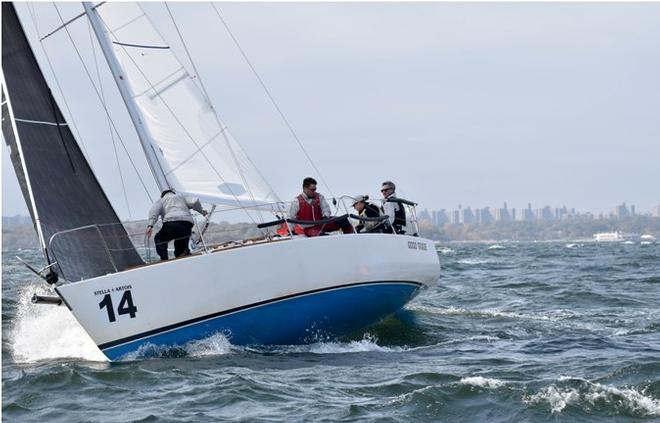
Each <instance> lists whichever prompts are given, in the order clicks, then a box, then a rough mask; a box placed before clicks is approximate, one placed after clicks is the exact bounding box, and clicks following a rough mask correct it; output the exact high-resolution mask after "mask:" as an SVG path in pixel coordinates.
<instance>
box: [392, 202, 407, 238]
mask: <svg viewBox="0 0 660 423" xmlns="http://www.w3.org/2000/svg"><path fill="white" fill-rule="evenodd" d="M396 203H397V204H398V206H399V209H398V210H394V224H393V225H392V226H394V229H395V230H396V231H397V232H401V231H402V230H405V228H406V208H405V207H404V206H403V203H402V202H400V201H397V202H396Z"/></svg>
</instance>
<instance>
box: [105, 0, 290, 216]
mask: <svg viewBox="0 0 660 423" xmlns="http://www.w3.org/2000/svg"><path fill="white" fill-rule="evenodd" d="M95 10H96V12H97V13H98V14H99V16H100V17H101V19H102V21H103V24H104V26H105V29H106V30H107V31H108V36H109V38H110V40H111V41H112V43H113V47H114V54H115V57H116V58H117V59H118V61H119V63H120V66H121V68H122V69H121V70H122V72H123V76H125V77H126V79H127V80H128V82H129V84H130V86H131V91H132V95H133V99H134V102H135V104H136V105H137V107H138V109H139V110H140V114H141V118H142V122H141V123H143V124H144V125H145V126H146V127H147V128H148V132H149V135H150V138H151V139H150V140H149V142H151V143H152V146H153V148H154V150H155V151H156V156H157V159H158V162H159V166H160V168H161V169H162V170H163V172H164V174H165V177H166V178H167V182H168V184H169V185H170V186H171V187H172V188H174V189H175V190H177V191H178V192H183V193H187V194H191V195H195V196H197V197H200V198H201V199H202V200H203V201H207V202H211V203H214V204H218V205H228V206H234V207H242V208H264V207H265V208H270V207H269V206H268V204H272V203H276V202H279V198H278V197H277V195H276V194H275V193H274V192H273V191H272V189H271V188H270V187H269V185H268V184H267V183H266V182H265V181H264V180H263V178H262V177H261V175H260V174H259V172H258V170H257V169H256V168H255V167H254V165H253V164H252V163H251V161H250V160H249V159H248V157H247V155H246V154H245V151H244V150H243V149H242V148H241V147H240V145H239V144H238V143H237V142H236V141H235V140H234V139H233V138H232V137H231V135H230V134H229V132H228V131H227V128H226V127H225V126H224V125H223V124H222V122H221V121H220V120H219V119H218V117H217V114H216V113H215V110H214V109H213V107H212V105H211V104H210V102H209V101H208V98H206V97H205V95H204V92H203V91H202V90H201V88H200V86H198V85H197V83H196V81H195V79H196V78H197V76H196V75H194V74H191V73H190V72H189V71H188V70H187V69H186V66H184V65H182V63H181V62H180V61H179V60H178V59H177V57H176V56H175V54H174V53H173V52H172V49H171V48H170V46H169V45H168V44H167V43H166V42H165V40H164V39H163V38H162V37H161V36H160V34H159V32H158V31H157V30H156V28H154V26H153V25H152V23H151V22H150V20H149V19H148V17H147V16H146V15H145V14H144V12H143V10H142V9H141V8H140V6H138V5H137V4H134V3H105V4H103V5H102V6H100V7H97V8H96V9H95Z"/></svg>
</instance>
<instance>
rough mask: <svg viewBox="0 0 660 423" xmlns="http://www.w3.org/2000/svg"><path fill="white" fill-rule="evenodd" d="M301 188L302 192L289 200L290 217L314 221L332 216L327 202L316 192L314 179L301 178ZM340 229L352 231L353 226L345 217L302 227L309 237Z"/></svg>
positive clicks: (346, 231)
mask: <svg viewBox="0 0 660 423" xmlns="http://www.w3.org/2000/svg"><path fill="white" fill-rule="evenodd" d="M302 189H303V192H302V193H301V194H300V195H298V196H297V197H296V198H295V199H294V200H293V201H292V202H291V207H290V208H289V218H290V219H298V220H308V221H314V220H322V219H328V218H331V217H332V216H331V215H330V206H329V205H328V202H327V201H325V198H324V197H323V195H321V194H319V193H318V192H316V180H315V179H314V178H305V179H303V184H302ZM340 229H341V231H342V232H343V233H345V234H349V233H353V232H354V230H353V226H352V225H351V223H350V222H349V221H348V219H346V218H344V219H340V220H337V221H334V222H329V223H326V224H316V225H314V224H312V225H304V227H303V231H304V232H305V235H307V236H309V237H312V236H319V235H321V234H322V233H324V232H333V231H338V230H340Z"/></svg>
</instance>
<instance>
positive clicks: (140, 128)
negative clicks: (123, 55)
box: [82, 2, 171, 191]
mask: <svg viewBox="0 0 660 423" xmlns="http://www.w3.org/2000/svg"><path fill="white" fill-rule="evenodd" d="M82 4H83V7H84V8H85V13H87V17H88V18H89V22H90V23H91V25H92V29H93V30H94V34H95V35H96V39H97V40H98V42H99V45H100V46H101V51H103V56H105V60H106V61H107V62H108V66H109V67H110V71H111V72H112V76H113V78H114V80H115V83H116V84H117V88H119V93H120V94H121V97H122V99H123V100H124V104H125V105H126V109H128V114H129V115H130V117H131V121H133V125H134V126H135V130H136V131H137V134H138V138H139V139H140V144H142V149H143V150H144V153H145V155H146V156H147V162H148V163H149V168H150V169H151V173H152V174H153V176H154V178H155V179H156V183H157V184H158V188H159V189H160V190H161V191H164V190H166V189H170V188H171V186H170V184H169V182H168V181H167V178H166V177H165V173H164V172H163V168H162V167H161V165H160V162H159V161H158V156H157V155H156V151H155V150H154V147H153V146H154V143H153V142H152V139H153V137H152V136H151V133H150V132H149V128H148V127H147V126H146V125H145V124H144V119H143V118H142V114H141V112H140V110H139V108H138V107H137V105H136V104H135V100H134V96H135V95H134V93H133V89H132V88H131V86H130V85H129V83H128V80H127V79H126V76H125V75H124V71H123V69H122V67H121V64H120V63H119V60H118V59H117V56H115V52H114V49H113V47H112V41H111V40H110V37H109V36H108V32H107V31H106V30H105V29H104V25H103V22H102V20H101V17H100V16H99V14H98V12H97V11H96V8H95V7H94V6H93V5H92V3H90V2H82Z"/></svg>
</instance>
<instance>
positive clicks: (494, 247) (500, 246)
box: [488, 244, 506, 250]
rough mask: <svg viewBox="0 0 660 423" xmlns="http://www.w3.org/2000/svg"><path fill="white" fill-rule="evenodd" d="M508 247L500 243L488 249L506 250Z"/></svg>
mask: <svg viewBox="0 0 660 423" xmlns="http://www.w3.org/2000/svg"><path fill="white" fill-rule="evenodd" d="M505 249H506V247H505V246H504V245H499V244H493V245H490V246H488V250H505Z"/></svg>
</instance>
